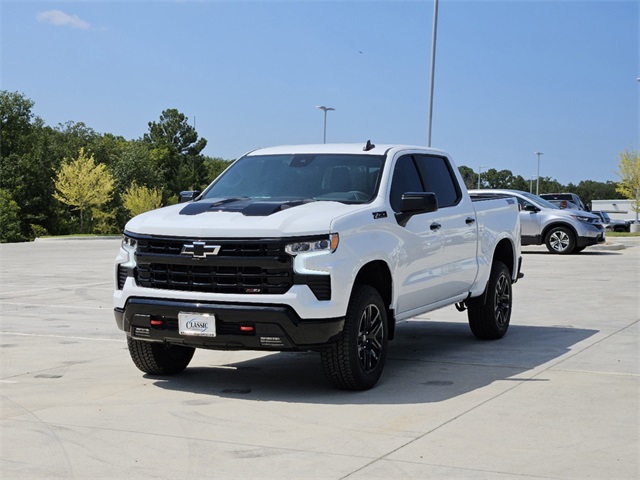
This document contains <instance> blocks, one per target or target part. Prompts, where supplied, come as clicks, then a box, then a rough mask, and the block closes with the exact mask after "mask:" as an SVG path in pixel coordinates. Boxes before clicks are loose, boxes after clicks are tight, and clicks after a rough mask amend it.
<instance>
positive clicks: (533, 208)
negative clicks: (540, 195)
mask: <svg viewBox="0 0 640 480" xmlns="http://www.w3.org/2000/svg"><path fill="white" fill-rule="evenodd" d="M522 211H523V212H533V213H536V212H539V211H540V209H539V208H538V207H536V206H535V205H531V204H530V203H528V204H527V205H525V206H524V207H522Z"/></svg>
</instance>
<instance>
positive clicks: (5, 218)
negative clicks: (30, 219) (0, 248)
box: [0, 189, 24, 243]
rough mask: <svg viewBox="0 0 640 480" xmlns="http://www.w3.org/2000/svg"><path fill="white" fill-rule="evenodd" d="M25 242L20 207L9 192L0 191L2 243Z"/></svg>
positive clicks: (0, 240) (0, 233) (0, 241)
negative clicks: (21, 228) (21, 226)
mask: <svg viewBox="0 0 640 480" xmlns="http://www.w3.org/2000/svg"><path fill="white" fill-rule="evenodd" d="M22 240H24V237H23V236H22V232H21V231H20V207H19V206H18V204H17V203H16V202H15V200H14V199H13V197H12V196H11V193H10V192H9V191H8V190H5V189H0V243H7V242H20V241H22Z"/></svg>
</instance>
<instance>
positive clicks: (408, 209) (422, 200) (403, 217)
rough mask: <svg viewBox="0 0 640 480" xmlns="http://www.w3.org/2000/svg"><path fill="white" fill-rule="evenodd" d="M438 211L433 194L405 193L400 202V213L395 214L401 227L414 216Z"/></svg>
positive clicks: (436, 200) (436, 199)
mask: <svg viewBox="0 0 640 480" xmlns="http://www.w3.org/2000/svg"><path fill="white" fill-rule="evenodd" d="M437 210H438V197H437V196H436V194H435V193H431V192H427V193H423V192H407V193H405V194H403V195H402V199H401V200H400V213H397V214H396V218H397V220H398V223H399V224H400V225H402V226H403V227H404V226H405V225H406V224H407V222H408V221H409V219H410V218H411V217H413V216H414V215H419V214H421V213H430V212H435V211H437Z"/></svg>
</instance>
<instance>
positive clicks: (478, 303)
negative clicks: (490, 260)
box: [467, 261, 513, 340]
mask: <svg viewBox="0 0 640 480" xmlns="http://www.w3.org/2000/svg"><path fill="white" fill-rule="evenodd" d="M512 301H513V294H512V288H511V273H510V272H509V269H508V268H507V267H506V265H505V264H504V263H502V262H499V261H496V262H494V264H493V266H492V267H491V276H490V277H489V281H488V282H487V289H486V291H485V293H484V294H483V295H481V296H480V297H476V298H472V299H471V300H469V301H468V302H467V308H468V310H467V316H468V318H469V327H470V328H471V331H472V332H473V334H474V335H475V336H476V337H477V338H479V339H481V340H497V339H499V338H502V337H504V334H505V333H507V330H508V328H509V322H510V320H511V305H512Z"/></svg>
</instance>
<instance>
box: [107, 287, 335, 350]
mask: <svg viewBox="0 0 640 480" xmlns="http://www.w3.org/2000/svg"><path fill="white" fill-rule="evenodd" d="M180 312H189V313H208V314H213V315H215V319H216V332H217V334H216V336H215V337H198V336H192V335H180V334H179V333H178V314H179V313H180ZM114 313H115V317H116V323H117V324H118V328H120V330H123V331H124V332H126V333H127V335H130V336H131V337H133V338H135V339H138V340H147V341H155V342H167V343H172V344H178V345H185V346H190V347H197V348H209V349H214V350H313V349H316V348H321V347H323V346H326V345H329V344H331V343H333V342H335V341H336V340H337V339H338V337H339V335H340V333H341V332H342V328H343V326H344V318H329V319H321V320H303V319H301V318H300V317H299V316H298V315H297V314H296V313H295V311H294V310H293V309H291V308H289V307H287V306H281V305H256V304H227V303H200V302H188V301H183V300H159V299H153V298H135V297H134V298H130V299H129V300H128V301H127V304H126V306H125V308H124V310H123V309H118V308H116V309H115V310H114ZM241 327H242V328H241Z"/></svg>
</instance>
